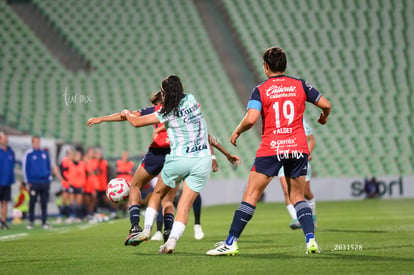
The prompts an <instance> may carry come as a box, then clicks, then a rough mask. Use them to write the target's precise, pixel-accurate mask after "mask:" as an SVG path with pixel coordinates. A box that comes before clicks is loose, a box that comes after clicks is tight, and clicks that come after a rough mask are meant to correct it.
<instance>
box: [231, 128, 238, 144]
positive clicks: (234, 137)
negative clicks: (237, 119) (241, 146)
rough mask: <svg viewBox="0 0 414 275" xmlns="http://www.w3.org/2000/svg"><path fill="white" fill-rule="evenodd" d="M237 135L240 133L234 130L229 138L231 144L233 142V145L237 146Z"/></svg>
mask: <svg viewBox="0 0 414 275" xmlns="http://www.w3.org/2000/svg"><path fill="white" fill-rule="evenodd" d="M239 136H240V134H239V133H237V132H236V131H234V132H233V134H232V135H231V138H230V142H231V144H233V145H234V146H237V139H238V138H239Z"/></svg>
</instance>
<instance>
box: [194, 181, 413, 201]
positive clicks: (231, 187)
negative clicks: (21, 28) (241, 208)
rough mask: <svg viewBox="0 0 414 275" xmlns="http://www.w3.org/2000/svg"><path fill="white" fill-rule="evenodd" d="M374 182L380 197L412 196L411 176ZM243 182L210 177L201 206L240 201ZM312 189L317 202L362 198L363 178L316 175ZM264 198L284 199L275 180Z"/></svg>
mask: <svg viewBox="0 0 414 275" xmlns="http://www.w3.org/2000/svg"><path fill="white" fill-rule="evenodd" d="M377 181H378V183H379V189H380V195H381V198H383V199H402V198H414V176H388V177H380V178H377ZM246 185H247V180H211V181H210V182H209V183H208V184H207V186H206V187H205V188H204V190H203V191H202V193H201V195H202V198H203V206H207V205H215V204H227V203H239V202H240V201H241V199H242V196H243V192H244V189H245V188H246ZM311 189H312V192H313V194H314V195H315V198H316V200H318V201H336V200H360V199H365V193H364V178H315V179H312V182H311ZM263 201H265V202H283V201H284V196H283V192H282V188H281V186H280V183H279V180H278V179H274V180H273V181H272V182H271V183H270V184H269V186H268V187H267V188H266V190H265V193H264V198H263Z"/></svg>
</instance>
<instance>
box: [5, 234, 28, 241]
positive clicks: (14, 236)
mask: <svg viewBox="0 0 414 275" xmlns="http://www.w3.org/2000/svg"><path fill="white" fill-rule="evenodd" d="M27 235H29V234H27V233H19V234H12V235H7V236H3V237H0V241H7V240H11V239H19V238H23V237H26V236H27Z"/></svg>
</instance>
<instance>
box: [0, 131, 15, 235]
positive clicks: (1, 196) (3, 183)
mask: <svg viewBox="0 0 414 275" xmlns="http://www.w3.org/2000/svg"><path fill="white" fill-rule="evenodd" d="M8 144H9V140H8V136H7V135H6V134H5V133H3V132H0V203H1V229H4V230H7V229H9V227H8V226H7V224H6V220H7V203H8V202H9V201H10V200H11V185H12V184H13V183H14V181H15V179H14V160H15V158H14V151H13V150H12V149H11V147H10V146H8Z"/></svg>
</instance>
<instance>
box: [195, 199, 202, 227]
mask: <svg viewBox="0 0 414 275" xmlns="http://www.w3.org/2000/svg"><path fill="white" fill-rule="evenodd" d="M193 211H194V224H201V222H200V216H201V196H200V194H198V196H197V198H196V199H195V201H194V203H193Z"/></svg>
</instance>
